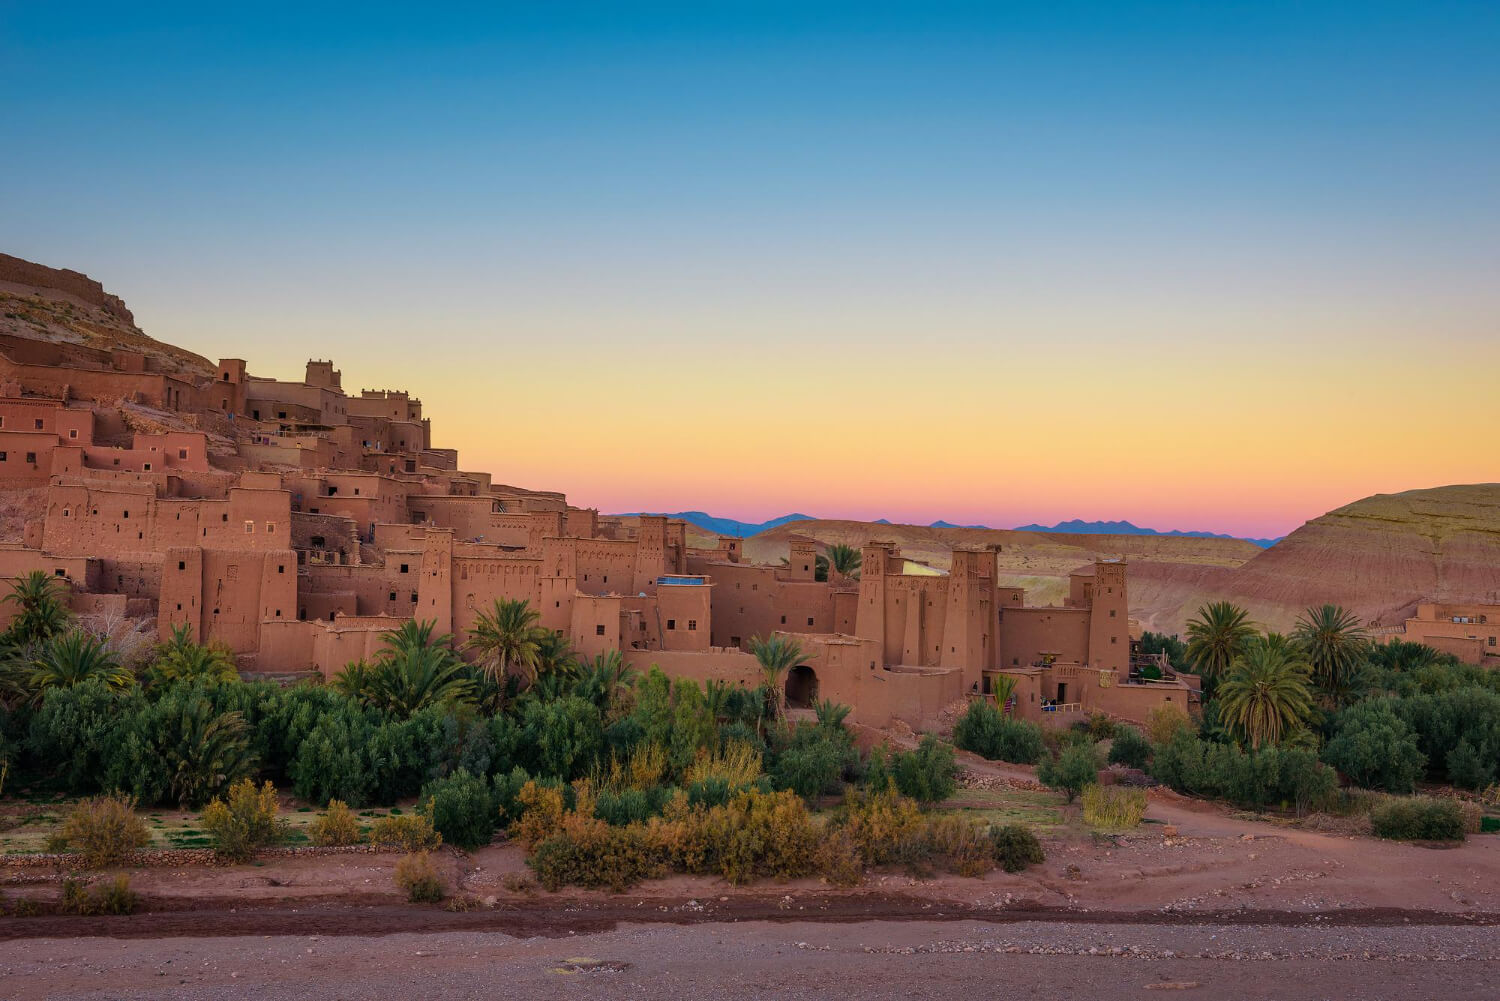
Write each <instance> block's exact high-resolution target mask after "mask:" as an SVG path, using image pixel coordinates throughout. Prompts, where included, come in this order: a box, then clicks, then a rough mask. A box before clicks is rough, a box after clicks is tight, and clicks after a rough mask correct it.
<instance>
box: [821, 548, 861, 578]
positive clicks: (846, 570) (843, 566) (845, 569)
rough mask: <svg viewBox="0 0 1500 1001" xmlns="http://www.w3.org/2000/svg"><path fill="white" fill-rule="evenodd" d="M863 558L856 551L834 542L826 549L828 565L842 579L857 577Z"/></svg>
mask: <svg viewBox="0 0 1500 1001" xmlns="http://www.w3.org/2000/svg"><path fill="white" fill-rule="evenodd" d="M863 562H864V557H863V556H862V555H861V554H860V551H859V550H858V549H855V548H854V547H853V546H846V545H844V544H843V543H842V542H836V543H834V544H833V545H831V546H829V547H828V565H829V566H830V567H831V568H832V569H833V572H834V573H836V574H839V575H840V576H843V577H858V576H859V567H860V564H861V563H863Z"/></svg>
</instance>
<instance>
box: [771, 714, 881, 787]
mask: <svg viewBox="0 0 1500 1001" xmlns="http://www.w3.org/2000/svg"><path fill="white" fill-rule="evenodd" d="M773 745H774V746H773V750H772V754H771V767H770V769H769V775H770V778H771V785H772V787H773V788H776V789H790V790H792V791H793V792H795V793H796V794H797V795H799V796H801V797H803V798H804V799H811V798H812V797H814V796H819V795H823V794H824V793H834V792H838V791H839V788H840V786H841V785H842V782H843V779H844V777H845V775H846V774H847V773H849V772H851V771H853V770H854V768H855V767H857V765H858V764H859V753H858V752H857V751H855V749H854V745H853V743H852V742H851V741H850V739H849V736H848V733H847V732H846V731H844V730H842V729H839V730H834V729H831V728H829V727H825V726H818V725H816V724H811V723H802V724H797V725H795V726H790V727H784V728H782V729H780V730H778V731H777V733H776V734H775V739H774V741H773Z"/></svg>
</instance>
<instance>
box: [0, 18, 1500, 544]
mask: <svg viewBox="0 0 1500 1001" xmlns="http://www.w3.org/2000/svg"><path fill="white" fill-rule="evenodd" d="M437 6H438V5H430V4H429V5H418V4H399V5H398V4H381V3H364V4H358V5H355V4H350V5H347V6H344V7H338V6H332V5H321V4H316V3H312V4H309V3H298V4H282V3H258V4H254V5H240V4H232V5H231V4H224V5H217V4H201V3H193V4H150V3H141V4H115V3H111V4H91V3H87V2H75V3H70V4H38V3H32V2H18V0H0V137H3V139H0V251H4V252H7V253H11V254H15V255H18V256H21V257H25V258H28V259H30V260H36V261H40V262H42V263H45V264H49V265H53V266H58V267H69V268H74V269H76V270H80V271H84V272H87V273H88V274H89V275H91V276H93V277H95V278H97V279H99V280H100V281H102V282H103V283H104V285H105V287H106V288H108V289H109V290H111V291H113V292H116V293H118V294H120V295H122V296H123V297H124V298H125V300H126V301H127V303H128V304H129V305H130V307H131V308H132V309H133V311H134V312H135V315H136V319H137V322H138V323H139V324H140V325H141V326H142V327H143V328H144V329H145V330H146V331H147V332H148V333H150V334H152V335H153V336H155V337H157V338H159V339H162V340H165V341H169V342H171V343H174V344H179V345H181V346H183V347H186V348H189V349H191V350H194V351H197V352H199V353H201V354H203V355H205V356H207V357H209V358H211V359H214V358H218V357H224V356H234V357H245V358H247V359H248V360H249V362H250V370H251V372H252V373H253V374H256V375H266V376H275V377H279V378H297V377H299V376H300V373H301V372H302V369H303V365H304V364H305V362H306V360H307V359H308V358H309V357H317V358H332V359H333V360H334V361H335V362H336V363H337V364H338V366H339V367H340V368H341V369H342V371H343V373H344V385H345V388H346V389H350V390H358V389H360V388H397V387H404V388H408V389H410V390H411V391H412V392H413V393H414V394H415V395H417V396H419V397H421V399H422V400H423V404H424V412H425V414H426V415H427V416H430V417H431V418H432V419H433V424H434V438H435V441H434V444H435V445H437V446H440V447H455V448H458V449H459V450H460V460H461V465H462V466H463V467H464V468H469V469H486V470H490V471H492V472H493V473H494V476H495V479H496V481H497V482H505V483H511V484H516V485H521V486H529V487H536V488H543V489H561V490H565V491H567V493H568V495H569V499H570V500H571V501H572V502H573V503H575V504H580V505H584V506H593V507H598V508H600V509H601V510H603V511H606V512H609V511H636V510H668V511H675V510H684V509H702V510H707V511H710V512H712V513H714V514H717V515H720V516H733V517H739V518H743V519H747V520H748V519H754V520H759V519H762V518H768V517H772V516H776V515H781V514H785V513H788V512H791V511H801V512H806V513H809V514H814V515H818V516H822V517H852V518H866V519H873V518H881V517H884V518H888V519H891V520H893V521H910V522H916V523H926V522H929V521H932V520H935V519H939V518H941V519H946V520H948V521H952V522H960V523H983V524H988V525H991V526H996V527H1007V526H1010V525H1017V524H1023V523H1029V522H1043V523H1048V524H1050V523H1052V522H1055V521H1057V520H1061V519H1066V518H1075V517H1078V518H1085V519H1129V520H1131V521H1133V522H1135V523H1136V524H1138V525H1148V526H1153V527H1157V528H1163V529H1168V528H1179V529H1212V530H1216V531H1224V532H1232V533H1236V534H1242V535H1250V536H1275V535H1281V534H1284V533H1286V532H1289V531H1291V530H1292V529H1294V528H1295V527H1297V526H1298V525H1300V524H1301V523H1302V522H1303V521H1305V520H1307V519H1309V518H1312V517H1316V516H1317V515H1319V514H1321V513H1323V512H1324V511H1326V510H1329V509H1331V508H1333V507H1337V506H1339V505H1342V504H1345V503H1348V502H1350V501H1353V500H1356V499H1358V498H1360V497H1363V496H1367V495H1369V494H1372V493H1377V492H1393V491H1398V490H1405V489H1412V488H1418V487H1428V486H1436V485H1440V484H1445V483H1470V482H1484V481H1493V480H1497V479H1500V475H1497V469H1496V465H1497V461H1496V457H1495V452H1494V449H1493V447H1492V445H1493V436H1494V427H1495V423H1496V413H1497V411H1496V405H1495V390H1494V387H1495V373H1496V371H1497V370H1500V281H1497V277H1500V96H1497V95H1500V5H1496V4H1494V3H1463V4H1454V3H1442V2H1430V3H1415V2H1407V3H1385V2H1381V0H1358V2H1334V0H1329V2H1322V3H1313V2H1304V3H1276V2H1261V3H1248V2H1247V3H1214V4H1201V3H1177V4H1172V3H1151V4H1138V3H1129V2H1124V0H1117V2H1099V3H1072V2H1066V0H1061V2H1048V3H1034V4H1021V3H1001V2H991V3H986V4H951V3H943V2H923V3H909V4H887V3H879V2H865V3H858V4H830V3H819V2H816V0H807V2H802V3H777V2H769V0H768V2H761V3H753V4H751V3H733V2H712V0H699V2H696V3H691V4H654V3H630V4H602V5H594V4H579V3H569V2H565V0H553V2H546V3H536V2H532V3H514V4H507V3H489V4H482V5H449V4H445V5H441V6H442V9H441V10H439V9H435V8H436V7H437ZM220 7H222V8H225V9H222V10H221V9H217V8H220Z"/></svg>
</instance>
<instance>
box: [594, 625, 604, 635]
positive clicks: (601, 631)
mask: <svg viewBox="0 0 1500 1001" xmlns="http://www.w3.org/2000/svg"><path fill="white" fill-rule="evenodd" d="M594 635H595V636H603V635H604V626H603V625H602V624H601V625H597V626H595V627H594Z"/></svg>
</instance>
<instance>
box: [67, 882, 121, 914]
mask: <svg viewBox="0 0 1500 1001" xmlns="http://www.w3.org/2000/svg"><path fill="white" fill-rule="evenodd" d="M137 902H138V898H137V897H136V895H135V891H133V890H131V888H130V877H129V876H127V875H125V874H124V873H123V872H122V873H118V874H117V875H115V876H114V878H112V879H110V880H109V881H107V882H103V883H98V884H95V885H93V886H90V885H89V884H88V883H87V882H85V881H84V880H81V879H78V878H76V877H73V876H67V877H64V879H63V882H62V901H61V905H60V906H61V909H62V910H63V911H64V912H65V913H68V914H82V915H95V914H130V913H132V912H133V911H134V910H135V907H136V904H137Z"/></svg>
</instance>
